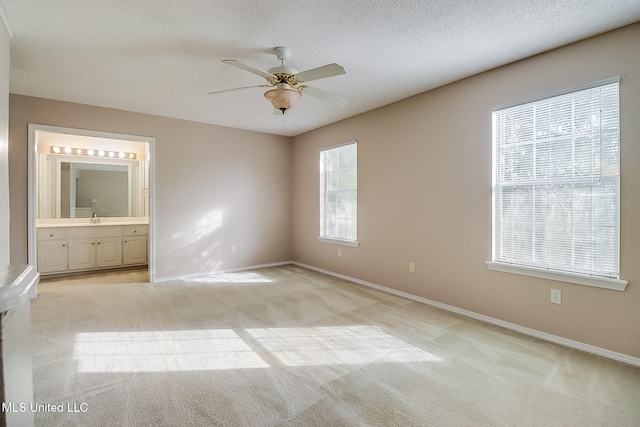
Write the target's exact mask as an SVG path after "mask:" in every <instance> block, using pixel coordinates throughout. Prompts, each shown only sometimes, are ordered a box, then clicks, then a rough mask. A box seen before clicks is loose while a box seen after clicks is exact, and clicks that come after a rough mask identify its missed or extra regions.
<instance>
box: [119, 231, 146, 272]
mask: <svg viewBox="0 0 640 427" xmlns="http://www.w3.org/2000/svg"><path fill="white" fill-rule="evenodd" d="M122 263H123V264H125V265H134V264H146V263H147V236H135V237H125V238H124V242H123V244H122Z"/></svg>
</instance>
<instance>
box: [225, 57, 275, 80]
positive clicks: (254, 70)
mask: <svg viewBox="0 0 640 427" xmlns="http://www.w3.org/2000/svg"><path fill="white" fill-rule="evenodd" d="M222 62H224V63H225V64H229V65H233V66H234V67H237V68H240V69H242V70H245V71H248V72H250V73H253V74H257V75H259V76H261V77H264V78H265V79H270V78H273V77H275V76H274V75H273V74H269V73H267V72H266V71H262V70H258V69H257V68H253V67H252V66H250V65H247V64H243V63H242V62H238V61H236V60H235V59H223V60H222Z"/></svg>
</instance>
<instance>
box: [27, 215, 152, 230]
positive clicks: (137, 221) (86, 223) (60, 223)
mask: <svg viewBox="0 0 640 427" xmlns="http://www.w3.org/2000/svg"><path fill="white" fill-rule="evenodd" d="M148 224H149V218H148V217H133V218H100V222H99V223H95V224H94V223H92V222H91V221H90V218H51V219H39V220H36V228H67V227H101V226H102V227H104V226H109V225H148Z"/></svg>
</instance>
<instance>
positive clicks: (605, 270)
mask: <svg viewBox="0 0 640 427" xmlns="http://www.w3.org/2000/svg"><path fill="white" fill-rule="evenodd" d="M618 92H619V83H618V82H615V83H608V84H604V85H601V86H596V87H591V88H588V89H583V90H578V91H575V92H571V93H566V94H562V95H558V96H552V97H548V98H545V99H539V100H536V101H533V102H528V103H524V104H520V105H515V106H511V107H508V108H503V109H499V110H495V111H494V113H493V141H494V162H493V163H494V170H493V172H494V186H493V195H494V198H493V207H494V212H493V260H494V261H496V262H503V263H510V264H516V265H522V266H532V267H539V268H546V269H550V270H558V271H564V272H570V273H580V274H589V275H595V276H602V277H610V278H618V277H619V234H620V227H619V193H620V170H619V169H620V166H619V165H620V147H619V145H620V137H619V135H620V125H619V99H618V98H619V94H618Z"/></svg>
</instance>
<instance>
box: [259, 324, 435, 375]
mask: <svg viewBox="0 0 640 427" xmlns="http://www.w3.org/2000/svg"><path fill="white" fill-rule="evenodd" d="M247 333H249V334H250V335H251V336H252V337H253V338H254V339H256V341H257V342H258V343H259V344H260V345H261V346H262V347H264V348H265V349H266V350H268V351H269V352H270V353H272V354H273V355H274V356H275V357H277V358H278V360H279V361H280V362H281V363H282V364H284V365H286V366H319V365H350V364H369V363H406V362H438V361H441V360H442V359H441V358H439V357H436V356H434V355H433V354H431V353H427V352H426V351H424V350H422V349H420V348H418V347H415V346H412V345H410V344H408V343H406V342H404V341H402V340H400V339H398V338H396V337H393V336H391V335H389V334H387V333H385V332H384V331H383V330H382V329H380V328H378V327H376V326H366V325H358V326H321V327H307V328H265V329H247Z"/></svg>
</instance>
